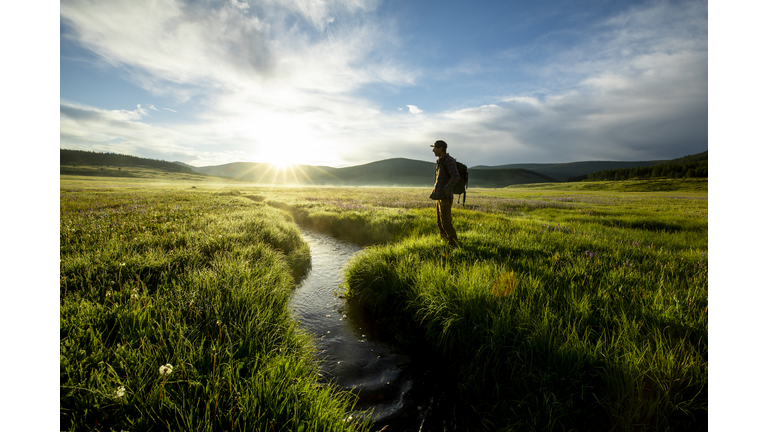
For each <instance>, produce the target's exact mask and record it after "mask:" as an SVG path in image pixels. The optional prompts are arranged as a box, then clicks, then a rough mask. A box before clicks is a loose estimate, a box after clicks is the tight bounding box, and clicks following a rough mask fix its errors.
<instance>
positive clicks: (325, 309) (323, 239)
mask: <svg viewBox="0 0 768 432" xmlns="http://www.w3.org/2000/svg"><path fill="white" fill-rule="evenodd" d="M301 234H302V238H303V239H304V241H306V242H307V243H308V244H309V247H310V253H311V256H312V268H311V270H310V272H309V274H308V275H307V276H306V278H305V279H304V280H303V281H301V283H300V284H299V286H298V287H297V288H296V291H295V292H294V294H293V297H292V299H291V303H290V308H291V310H292V313H293V315H294V318H295V319H296V320H298V321H299V322H300V325H301V327H302V328H304V329H305V330H307V331H309V332H310V333H311V334H313V335H314V336H315V346H316V347H317V350H318V354H319V357H320V377H319V381H320V382H325V383H329V382H333V383H335V384H336V385H338V386H339V387H341V388H343V389H345V390H350V391H352V392H354V393H355V394H356V395H357V396H358V398H359V399H358V402H357V404H356V405H355V411H353V412H352V413H350V415H352V416H354V415H364V412H366V411H369V412H370V411H371V410H372V412H373V421H374V424H373V428H372V429H371V430H372V431H378V430H381V429H382V428H383V427H385V426H386V427H387V429H386V430H387V432H396V431H452V430H467V429H468V428H467V427H465V426H459V422H458V421H457V419H458V418H460V417H461V415H459V414H458V413H457V410H459V409H458V408H459V406H458V404H457V403H456V402H455V399H456V390H455V384H454V385H452V384H451V381H452V380H450V379H447V378H448V377H446V376H445V374H442V373H440V372H438V369H439V368H438V367H437V366H436V365H431V364H429V360H428V359H423V358H418V356H413V357H412V356H411V355H409V354H407V353H404V352H402V351H400V350H398V349H397V348H396V347H394V346H392V345H390V344H387V343H385V342H383V341H381V340H377V339H376V338H375V337H373V336H372V334H375V333H376V330H375V323H372V322H367V321H366V320H365V319H364V314H363V313H362V311H361V310H359V308H356V307H355V306H354V304H353V303H349V302H347V301H346V300H344V299H342V298H339V297H338V296H337V294H336V293H337V292H340V291H342V290H343V288H342V287H341V286H340V285H341V284H342V283H343V282H344V275H343V269H344V266H345V265H346V263H347V262H348V261H349V259H350V258H351V257H352V256H353V255H354V254H356V253H357V252H359V251H361V250H362V247H360V246H358V245H356V244H353V243H349V242H345V241H342V240H338V239H336V238H333V237H330V236H327V235H325V234H320V233H317V232H314V231H310V230H306V229H304V228H302V229H301ZM459 411H460V410H459ZM457 427H458V428H459V429H457Z"/></svg>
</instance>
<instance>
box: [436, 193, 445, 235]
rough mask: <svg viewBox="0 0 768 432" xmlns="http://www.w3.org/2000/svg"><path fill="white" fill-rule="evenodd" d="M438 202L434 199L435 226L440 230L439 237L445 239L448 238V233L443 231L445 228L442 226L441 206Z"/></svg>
mask: <svg viewBox="0 0 768 432" xmlns="http://www.w3.org/2000/svg"><path fill="white" fill-rule="evenodd" d="M440 203H441V201H440V200H437V201H435V208H436V209H437V228H438V229H439V230H440V237H442V238H443V239H445V240H448V233H447V232H446V231H445V228H444V227H443V215H442V206H441V205H440Z"/></svg>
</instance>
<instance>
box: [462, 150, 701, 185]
mask: <svg viewBox="0 0 768 432" xmlns="http://www.w3.org/2000/svg"><path fill="white" fill-rule="evenodd" d="M701 160H707V151H704V152H702V153H697V154H695V155H688V156H683V157H681V158H676V159H665V160H651V161H634V162H624V161H584V162H567V163H557V164H547V163H523V164H507V165H498V166H487V165H477V166H473V167H472V169H476V170H498V169H509V168H521V169H526V170H530V171H534V172H537V173H540V174H544V175H548V176H550V177H553V178H555V179H556V180H557V181H568V180H569V179H573V178H577V177H582V176H586V175H588V174H592V173H595V172H599V171H610V170H618V169H628V168H642V167H651V166H656V165H663V164H678V163H689V162H694V161H701Z"/></svg>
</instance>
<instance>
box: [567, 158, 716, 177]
mask: <svg viewBox="0 0 768 432" xmlns="http://www.w3.org/2000/svg"><path fill="white" fill-rule="evenodd" d="M708 176H709V161H708V152H707V151H704V152H701V153H698V154H695V155H688V156H683V157H681V158H677V159H672V160H670V161H668V162H666V163H663V164H658V165H655V166H653V167H635V168H621V169H612V170H603V171H597V172H592V173H589V174H587V175H582V176H578V177H574V178H572V179H571V180H572V181H584V180H586V181H605V180H629V179H640V178H645V179H648V178H706V177H708Z"/></svg>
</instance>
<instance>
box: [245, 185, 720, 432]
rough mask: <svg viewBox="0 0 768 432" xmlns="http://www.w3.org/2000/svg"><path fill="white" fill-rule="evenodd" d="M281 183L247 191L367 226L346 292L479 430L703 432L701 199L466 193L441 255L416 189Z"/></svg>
mask: <svg viewBox="0 0 768 432" xmlns="http://www.w3.org/2000/svg"><path fill="white" fill-rule="evenodd" d="M654 187H656V186H654ZM277 192H278V191H267V190H260V191H259V192H258V193H259V196H260V199H262V200H263V201H264V202H268V203H271V204H272V205H275V206H280V207H282V208H286V209H288V210H290V211H292V212H293V213H294V215H297V214H299V215H301V217H300V218H299V220H300V221H301V222H302V223H304V224H307V225H308V226H314V227H318V226H319V227H321V228H325V229H326V230H327V231H328V232H331V233H333V234H337V233H340V235H345V233H346V234H347V235H349V233H353V234H351V235H352V236H362V237H365V235H366V233H371V236H370V237H367V238H366V240H367V242H369V243H370V242H374V243H379V244H380V245H379V246H373V247H369V248H367V249H366V250H365V252H364V253H363V254H360V255H357V256H356V257H355V258H354V259H353V262H352V263H351V265H350V266H349V268H348V270H347V284H348V290H349V293H348V294H349V295H350V296H352V297H354V298H356V300H357V301H359V302H360V303H361V304H362V305H364V306H365V307H366V308H367V309H368V310H369V311H370V312H371V313H372V314H373V316H375V317H376V318H377V322H378V324H379V326H381V327H382V329H381V330H383V331H382V332H383V333H390V334H393V335H394V336H395V338H396V339H397V340H399V341H400V343H402V344H403V345H406V346H409V347H410V348H411V349H425V352H432V353H435V352H436V353H439V354H440V355H439V356H438V357H436V358H435V361H441V362H445V364H446V367H447V370H448V371H449V373H450V374H451V375H452V376H455V377H457V379H458V381H459V386H460V389H461V398H463V399H464V400H465V402H466V403H467V404H469V405H471V406H472V407H473V408H474V409H475V411H476V412H477V414H478V418H481V419H482V423H481V424H480V425H478V429H479V430H553V431H554V430H558V431H559V430H609V431H630V430H631V431H634V430H702V429H706V425H707V400H708V397H707V373H708V363H707V356H708V342H707V341H708V336H707V334H708V322H707V316H706V307H707V284H708V272H707V257H706V255H707V253H706V252H707V231H708V228H707V225H708V224H707V203H706V199H702V198H706V196H705V195H704V196H702V195H700V194H699V195H697V194H693V195H692V196H683V197H678V196H667V197H663V196H661V197H660V196H651V195H643V194H633V195H628V194H616V193H613V194H606V193H599V194H598V193H588V192H579V193H577V194H575V193H573V192H571V191H563V192H560V191H553V190H545V191H538V190H530V189H527V188H521V189H518V190H515V189H512V190H504V191H503V192H502V193H503V195H504V197H495V198H492V197H490V196H487V197H472V196H471V197H470V199H473V201H472V202H473V203H475V204H474V205H475V206H474V207H471V208H470V209H464V208H457V207H455V211H454V218H455V219H454V220H455V224H456V226H457V230H458V231H459V239H460V241H461V243H462V247H461V248H460V249H458V250H455V251H450V250H449V249H448V248H447V247H445V245H444V244H443V243H441V242H440V240H439V237H438V235H437V228H436V226H435V222H434V220H433V219H434V210H432V209H431V208H430V207H431V206H430V202H429V201H428V200H427V199H426V196H422V195H423V192H424V191H422V190H416V189H415V190H394V189H393V190H384V189H375V190H374V189H367V190H365V189H360V190H353V189H345V190H330V189H320V188H319V189H315V190H312V191H311V195H310V194H308V192H307V191H298V190H286V191H279V193H277ZM421 203H426V204H424V205H422V204H421ZM404 209H408V211H407V212H406V211H403V210H404ZM350 213H351V214H353V215H354V217H352V216H350ZM403 215H407V216H408V217H407V218H406V217H404V216H403ZM382 219H384V220H386V221H388V222H387V223H388V224H389V225H385V223H383V222H381V221H382ZM320 221H322V222H321V223H319V222H320ZM382 226H387V227H388V228H387V229H386V230H382V229H380V228H379V227H382ZM511 275H514V276H511ZM500 294H506V295H500Z"/></svg>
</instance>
